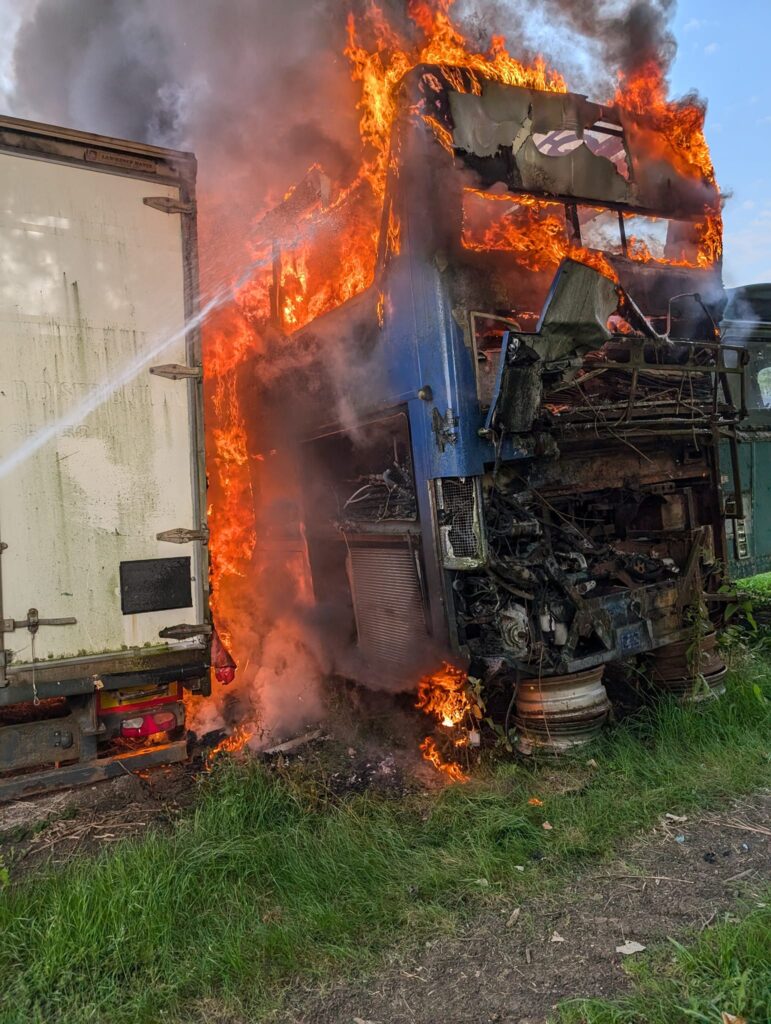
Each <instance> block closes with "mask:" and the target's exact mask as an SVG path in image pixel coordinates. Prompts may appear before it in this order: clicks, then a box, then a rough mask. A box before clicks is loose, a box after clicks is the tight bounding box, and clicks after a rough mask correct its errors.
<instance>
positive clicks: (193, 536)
mask: <svg viewBox="0 0 771 1024" xmlns="http://www.w3.org/2000/svg"><path fill="white" fill-rule="evenodd" d="M155 539H156V540H162V541H164V542H165V543H166V544H192V542H193V541H196V540H199V541H200V542H201V543H202V544H208V543H209V531H208V529H207V528H206V527H203V529H200V530H190V529H188V528H187V527H186V526H175V527H174V529H173V530H163V531H162V532H161V533H156V535H155Z"/></svg>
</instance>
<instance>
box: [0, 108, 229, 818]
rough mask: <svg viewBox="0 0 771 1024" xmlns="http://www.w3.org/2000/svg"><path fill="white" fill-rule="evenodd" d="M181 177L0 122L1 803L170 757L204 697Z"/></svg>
mask: <svg viewBox="0 0 771 1024" xmlns="http://www.w3.org/2000/svg"><path fill="white" fill-rule="evenodd" d="M195 175H196V162H195V158H194V157H193V155H192V154H190V153H180V152H176V151H172V150H166V149H159V148H155V147H151V146H145V145H140V144H136V143H131V142H125V141H120V140H116V139H110V138H105V137H101V136H95V135H89V134H84V133H81V132H74V131H69V130H67V129H61V128H54V127H50V126H46V125H40V124H35V123H31V122H27V121H19V120H15V119H12V118H0V331H1V334H0V620H1V623H0V624H1V626H2V628H1V630H0V772H2V773H4V774H3V777H2V781H0V799H1V798H4V797H5V798H7V797H16V796H19V795H23V794H25V793H30V792H35V791H39V790H40V789H42V788H48V787H50V786H51V785H70V784H73V783H75V782H78V781H90V780H91V779H93V778H98V777H103V776H105V775H110V774H115V773H117V772H122V771H123V770H124V768H125V767H126V766H127V765H129V766H132V767H140V766H141V767H144V766H146V765H147V764H149V763H156V762H158V761H163V760H174V759H178V758H180V757H182V756H184V743H183V742H182V741H180V740H179V739H177V740H176V741H174V742H169V743H165V744H160V745H158V744H157V743H156V745H155V746H153V747H152V748H144V749H143V742H142V741H143V738H144V737H146V736H149V735H152V734H154V733H158V732H165V733H168V734H170V737H172V738H173V737H175V736H176V737H178V736H179V735H180V733H181V727H182V725H183V722H184V711H183V705H182V689H181V688H182V686H183V685H184V686H187V687H188V688H192V689H195V690H198V691H201V690H203V691H204V692H206V691H207V688H208V667H209V651H210V640H211V625H210V617H209V610H208V561H207V547H206V541H207V533H206V501H205V486H206V484H205V472H204V466H203V457H204V456H203V451H204V443H203V416H202V405H203V399H202V380H201V351H200V337H199V331H198V327H197V323H196V316H197V312H198V270H197V248H196V218H195ZM126 722H128V723H129V725H126V724H125V723H126ZM161 725H165V726H166V728H163V729H161V728H159V726H161ZM113 736H123V737H124V738H126V739H127V740H132V741H133V742H134V743H135V746H137V748H138V749H137V750H132V751H130V752H129V753H127V754H126V753H124V755H122V761H123V763H122V764H121V763H119V762H120V759H116V757H115V756H108V757H104V756H98V753H99V747H100V745H102V741H103V740H106V739H109V738H111V737H113ZM145 742H146V741H145ZM125 745H126V744H124V746H125ZM57 766H58V767H57ZM64 766H67V767H64Z"/></svg>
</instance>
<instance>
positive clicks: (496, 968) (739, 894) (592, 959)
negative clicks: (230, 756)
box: [276, 793, 771, 1024]
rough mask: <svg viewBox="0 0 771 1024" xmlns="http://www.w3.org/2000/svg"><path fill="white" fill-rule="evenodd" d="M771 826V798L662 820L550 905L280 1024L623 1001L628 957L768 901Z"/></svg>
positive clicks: (460, 1022) (323, 994) (501, 919)
mask: <svg viewBox="0 0 771 1024" xmlns="http://www.w3.org/2000/svg"><path fill="white" fill-rule="evenodd" d="M769 821H771V793H763V794H759V795H756V796H754V797H752V798H749V799H746V800H742V801H740V802H737V803H735V804H733V805H732V806H731V807H729V808H728V809H726V810H725V811H722V812H721V813H711V814H706V815H703V816H700V817H696V818H693V819H692V820H691V819H687V820H677V819H675V820H673V819H671V818H668V819H663V820H662V821H661V823H660V825H659V826H658V827H657V828H656V829H655V830H654V831H653V833H651V834H649V835H647V836H645V837H643V838H641V839H638V840H636V841H634V842H633V843H630V844H629V845H628V847H627V848H626V849H624V850H622V851H621V852H620V853H619V856H618V857H617V859H616V860H615V861H613V862H612V863H610V864H607V863H606V864H603V865H601V866H594V867H592V868H590V869H589V870H588V871H587V872H586V873H584V874H582V875H580V876H579V877H577V878H576V879H575V880H574V882H573V883H572V884H571V885H570V886H569V887H568V888H566V889H562V890H561V891H560V892H559V893H556V894H555V895H553V896H551V897H549V898H547V899H546V900H543V899H539V900H537V901H536V900H533V901H532V902H525V903H523V904H522V906H521V907H519V908H517V907H515V906H514V905H512V904H508V903H507V904H506V905H501V906H500V908H498V909H496V910H495V911H487V912H485V913H484V914H483V915H481V916H480V917H478V918H477V919H476V920H473V921H472V922H471V923H470V924H468V925H467V926H465V927H464V929H463V931H462V932H461V933H459V934H457V935H456V936H454V937H452V938H442V939H441V940H437V941H434V942H431V943H429V944H428V945H427V947H426V948H425V949H424V950H422V951H421V953H420V954H419V955H416V956H412V957H410V958H409V959H400V958H394V959H393V960H392V961H391V962H390V963H389V964H388V966H387V967H386V968H385V969H383V970H382V971H380V972H379V973H377V974H376V975H374V976H370V977H366V978H363V979H360V980H359V981H358V982H356V983H353V984H342V985H340V986H337V987H333V988H330V989H329V990H326V991H319V990H318V989H306V990H304V991H297V993H296V996H295V999H294V1001H293V1004H292V1006H291V1007H290V1009H289V1010H287V1011H286V1012H285V1013H283V1014H282V1015H281V1016H280V1017H278V1018H276V1019H277V1020H279V1021H280V1022H281V1024H289V1022H291V1024H487V1022H501V1024H541V1022H543V1021H545V1020H546V1019H547V1016H548V1014H549V1013H550V1012H551V1010H552V1008H553V1007H554V1006H555V1005H556V1004H557V1003H558V1002H560V1001H562V1000H564V999H569V998H576V997H581V996H605V997H607V996H612V995H617V994H619V993H621V992H622V991H623V990H624V989H625V987H626V986H627V984H628V979H627V976H626V974H625V973H624V971H623V963H624V961H625V959H626V956H625V955H624V954H622V953H619V952H617V947H618V946H622V945H624V944H625V943H626V942H628V941H632V942H636V943H640V944H641V945H643V946H646V947H649V946H652V945H653V944H654V943H656V942H661V941H663V940H665V939H666V938H667V937H668V936H672V937H675V936H682V935H683V934H684V933H686V932H688V931H689V930H691V929H694V928H695V929H703V928H708V927H709V926H710V925H711V924H712V923H713V922H714V921H716V920H717V919H719V918H720V917H721V916H722V915H724V914H725V913H726V912H728V911H730V910H731V908H732V907H734V906H735V905H736V903H737V901H738V900H739V899H746V900H752V899H756V900H757V899H762V898H763V896H762V894H763V891H764V888H765V887H766V886H767V885H768V883H769V880H771V845H770V844H769V836H768V834H766V833H767V832H768V826H769ZM517 909H518V910H519V913H516V912H515V911H517ZM631 955H632V956H634V955H635V954H631ZM726 1009H728V1010H730V1007H727V1008H726Z"/></svg>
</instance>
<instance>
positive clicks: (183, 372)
mask: <svg viewBox="0 0 771 1024" xmlns="http://www.w3.org/2000/svg"><path fill="white" fill-rule="evenodd" d="M150 373H152V374H153V375H154V376H155V377H165V378H166V379H167V380H200V379H201V377H202V376H203V372H202V370H201V367H200V366H185V365H184V364H183V363H164V364H163V365H162V366H151V367H150Z"/></svg>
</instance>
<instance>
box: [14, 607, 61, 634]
mask: <svg viewBox="0 0 771 1024" xmlns="http://www.w3.org/2000/svg"><path fill="white" fill-rule="evenodd" d="M77 621H78V620H77V619H73V618H72V617H71V616H68V617H67V618H64V619H41V618H40V615H39V614H38V610H37V608H30V610H29V611H28V612H27V617H26V619H2V624H3V628H2V632H3V633H13V632H14V630H16V629H28V630H29V631H30V633H37V631H38V629H39V627H40V626H74V625H76V623H77Z"/></svg>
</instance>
